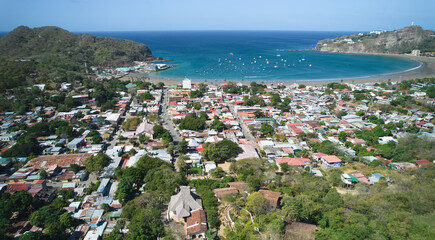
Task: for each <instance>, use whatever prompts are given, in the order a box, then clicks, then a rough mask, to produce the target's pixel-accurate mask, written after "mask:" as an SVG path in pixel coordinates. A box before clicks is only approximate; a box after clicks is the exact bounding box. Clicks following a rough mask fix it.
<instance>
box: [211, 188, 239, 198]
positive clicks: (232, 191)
mask: <svg viewBox="0 0 435 240" xmlns="http://www.w3.org/2000/svg"><path fill="white" fill-rule="evenodd" d="M213 192H214V194H215V195H216V197H217V198H218V200H219V201H220V200H222V198H223V197H224V196H226V195H228V194H237V193H239V190H238V189H237V188H235V187H227V188H216V189H213Z"/></svg>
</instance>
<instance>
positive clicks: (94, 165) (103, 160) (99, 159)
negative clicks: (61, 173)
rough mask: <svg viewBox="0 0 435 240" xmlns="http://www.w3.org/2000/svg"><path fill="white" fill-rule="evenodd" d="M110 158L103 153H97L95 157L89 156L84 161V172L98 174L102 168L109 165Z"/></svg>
mask: <svg viewBox="0 0 435 240" xmlns="http://www.w3.org/2000/svg"><path fill="white" fill-rule="evenodd" d="M110 160H111V159H110V157H109V156H107V155H106V154H104V153H98V154H97V155H96V156H89V157H88V158H86V160H85V167H86V171H88V172H94V171H95V172H98V171H101V170H103V168H104V167H106V166H108V165H109V163H110Z"/></svg>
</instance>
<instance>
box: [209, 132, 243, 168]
mask: <svg viewBox="0 0 435 240" xmlns="http://www.w3.org/2000/svg"><path fill="white" fill-rule="evenodd" d="M241 152H243V150H242V149H241V148H240V147H239V145H238V144H237V143H234V142H232V141H230V140H228V139H226V138H224V139H223V140H222V141H220V142H218V143H207V144H206V145H205V147H204V149H203V151H202V155H203V156H204V158H205V159H207V160H210V161H214V162H216V163H223V162H225V161H227V160H229V159H230V158H232V157H236V156H238V154H239V153H241Z"/></svg>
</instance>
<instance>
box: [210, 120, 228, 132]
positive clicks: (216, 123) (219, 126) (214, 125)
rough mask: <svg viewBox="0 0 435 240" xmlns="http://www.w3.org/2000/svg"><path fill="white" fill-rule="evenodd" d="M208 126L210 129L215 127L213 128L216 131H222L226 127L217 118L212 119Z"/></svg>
mask: <svg viewBox="0 0 435 240" xmlns="http://www.w3.org/2000/svg"><path fill="white" fill-rule="evenodd" d="M210 128H211V129H215V130H217V131H219V132H220V131H223V130H225V129H226V128H227V126H226V125H225V124H224V123H223V122H221V121H219V120H214V121H213V122H212V123H211V124H210Z"/></svg>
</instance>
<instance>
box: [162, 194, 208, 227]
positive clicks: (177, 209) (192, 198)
mask: <svg viewBox="0 0 435 240" xmlns="http://www.w3.org/2000/svg"><path fill="white" fill-rule="evenodd" d="M202 209H203V208H202V201H201V198H200V197H199V196H198V195H196V194H195V193H193V192H192V191H190V187H189V186H180V191H179V192H178V193H177V194H176V195H173V196H172V197H171V200H170V201H169V206H168V216H167V217H168V220H171V219H173V220H174V221H176V222H186V218H187V217H189V216H190V215H191V212H192V211H195V210H202Z"/></svg>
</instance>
